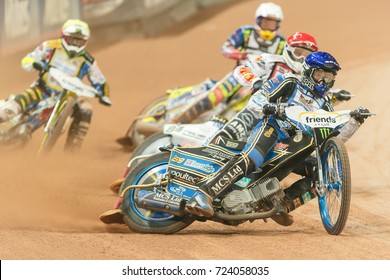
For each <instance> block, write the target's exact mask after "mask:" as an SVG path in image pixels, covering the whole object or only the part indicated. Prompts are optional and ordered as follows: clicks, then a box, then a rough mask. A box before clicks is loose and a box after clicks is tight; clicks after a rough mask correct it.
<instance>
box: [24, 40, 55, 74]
mask: <svg viewBox="0 0 390 280" xmlns="http://www.w3.org/2000/svg"><path fill="white" fill-rule="evenodd" d="M48 43H49V41H45V42H43V43H42V44H41V45H39V46H38V47H37V48H36V49H35V50H34V51H32V52H31V53H28V54H27V55H26V56H25V57H24V58H23V59H22V61H21V65H22V68H23V69H24V70H26V71H29V72H30V71H32V70H33V69H34V63H38V64H42V63H43V62H45V57H46V51H47V49H48Z"/></svg>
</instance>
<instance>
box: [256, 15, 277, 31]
mask: <svg viewBox="0 0 390 280" xmlns="http://www.w3.org/2000/svg"><path fill="white" fill-rule="evenodd" d="M257 24H258V25H259V26H260V28H261V29H262V30H270V31H276V30H278V28H279V24H280V21H279V20H276V19H273V18H265V17H259V18H258V19H257Z"/></svg>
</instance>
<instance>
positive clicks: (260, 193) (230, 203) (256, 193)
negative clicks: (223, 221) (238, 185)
mask: <svg viewBox="0 0 390 280" xmlns="http://www.w3.org/2000/svg"><path fill="white" fill-rule="evenodd" d="M275 195H277V196H278V197H279V198H283V196H284V192H283V190H282V188H281V186H280V184H279V180H278V179H276V178H269V179H266V180H262V181H259V182H256V183H255V184H254V185H253V186H251V187H250V188H248V189H244V190H233V191H232V192H230V193H229V194H228V195H227V196H226V197H225V198H224V199H223V200H222V207H223V209H224V210H225V211H226V212H228V213H232V214H233V213H234V214H245V213H249V212H252V211H254V210H256V211H258V210H259V209H262V208H267V207H272V206H273V204H272V200H271V198H273V197H274V196H275Z"/></svg>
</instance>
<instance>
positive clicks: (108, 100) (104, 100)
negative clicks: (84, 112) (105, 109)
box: [99, 95, 112, 106]
mask: <svg viewBox="0 0 390 280" xmlns="http://www.w3.org/2000/svg"><path fill="white" fill-rule="evenodd" d="M99 103H100V104H103V105H105V106H111V105H112V101H111V98H110V97H108V96H105V95H104V96H100V97H99Z"/></svg>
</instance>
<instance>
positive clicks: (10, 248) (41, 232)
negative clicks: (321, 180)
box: [0, 0, 390, 260]
mask: <svg viewBox="0 0 390 280" xmlns="http://www.w3.org/2000/svg"><path fill="white" fill-rule="evenodd" d="M259 3H260V1H243V2H241V1H240V3H239V4H236V5H233V6H228V7H227V8H226V9H222V11H221V12H220V13H217V14H215V15H212V16H210V14H207V13H206V12H201V14H200V15H198V16H197V17H195V18H192V19H191V20H189V21H186V22H185V23H183V25H182V27H180V28H178V29H172V30H169V32H168V31H167V32H166V33H165V34H164V35H163V36H160V37H158V38H152V39H147V40H143V39H126V38H123V39H122V40H118V42H116V43H114V44H102V45H97V41H96V40H95V41H94V42H95V44H96V45H95V46H92V45H90V46H89V47H90V49H91V50H95V51H92V54H93V55H94V56H95V58H96V59H97V60H98V61H99V64H100V67H101V68H102V70H103V72H104V73H105V75H106V77H107V80H108V81H109V83H110V86H111V91H112V98H113V100H114V105H113V106H112V107H111V108H107V107H103V106H100V105H99V104H98V102H94V108H95V110H94V118H93V121H92V127H91V129H90V132H89V135H88V137H87V139H86V141H85V144H84V147H83V149H82V151H81V153H80V154H79V155H77V156H76V155H66V154H64V153H63V152H62V149H61V148H62V144H63V143H62V142H61V143H59V145H58V146H57V149H56V150H55V151H54V152H53V153H52V154H51V155H50V156H49V157H48V158H46V159H37V158H36V157H35V152H36V150H37V148H38V143H39V138H40V136H41V132H37V133H36V134H35V135H34V139H33V141H32V142H31V143H30V144H29V146H28V147H27V148H26V149H24V150H23V151H16V152H15V151H13V152H9V151H7V150H6V149H0V152H1V158H0V180H1V183H0V193H1V195H0V205H1V206H0V207H1V211H0V221H1V223H0V259H123V260H124V259H127V260H131V259H134V260H135V259H187V260H197V259H271V260H272V259H279V260H289V259H290V260H291V259H313V260H318V259H325V260H326V259H346V260H355V259H363V260H374V259H382V260H389V259H390V204H389V201H390V185H389V183H388V182H389V181H390V172H389V170H390V163H389V159H390V149H389V145H388V144H387V141H388V138H389V136H390V133H389V131H390V125H389V119H390V113H389V110H388V108H389V106H390V94H389V93H388V91H389V89H388V85H387V84H388V77H389V73H390V70H389V69H390V50H389V48H388V46H389V45H390V37H389V36H388V35H387V31H386V29H388V26H390V20H389V17H388V14H387V13H388V11H389V10H390V2H388V1H387V0H381V1H380V0H374V1H371V2H370V3H371V4H370V7H368V6H367V5H366V4H364V3H363V2H361V1H352V0H349V1H336V0H329V1H326V7H324V6H323V5H324V4H325V3H323V5H322V6H321V8H320V9H319V7H317V4H314V5H313V6H311V5H312V3H313V1H308V0H299V1H287V0H282V1H278V3H279V4H280V5H282V7H283V8H284V12H285V21H284V22H283V26H282V28H281V30H280V31H281V33H283V34H284V35H285V36H286V37H287V36H288V35H289V34H291V33H293V32H295V31H304V32H308V33H311V34H312V35H314V36H316V38H317V41H318V43H319V45H320V48H321V49H322V50H325V51H328V52H330V53H332V54H333V55H334V56H335V57H336V58H337V59H338V60H339V62H340V64H341V66H342V68H343V70H342V71H341V72H340V74H339V76H338V77H337V82H336V87H338V88H345V89H348V90H350V91H351V92H352V93H353V94H355V95H356V96H355V97H354V98H353V100H351V101H350V102H348V104H343V105H342V106H340V108H349V109H353V108H355V107H357V106H358V105H364V106H365V107H367V108H369V109H370V110H371V111H373V112H375V113H376V114H377V116H376V117H372V118H371V119H369V120H367V121H366V123H365V125H364V126H362V127H361V129H360V130H359V131H358V133H357V134H356V135H355V137H354V138H353V139H352V140H350V141H349V142H348V143H347V147H348V150H349V156H350V160H351V167H352V178H353V190H352V205H351V210H350V216H349V220H348V222H347V225H346V228H345V230H344V231H343V233H342V234H341V235H340V236H330V235H328V234H327V233H326V232H325V230H324V228H323V226H322V224H321V220H320V216H319V213H318V206H317V200H314V201H311V202H310V203H308V204H307V205H305V206H303V207H301V208H299V209H297V210H296V211H295V212H293V215H294V218H295V223H294V224H293V225H292V226H290V227H281V226H279V225H277V224H275V223H274V222H273V221H269V222H268V223H264V222H263V221H256V222H254V223H245V224H242V225H240V226H238V227H229V226H224V225H220V224H217V223H213V222H207V223H199V222H195V223H194V224H192V225H191V226H190V227H188V228H187V229H185V230H183V231H182V232H180V233H178V234H174V235H168V236H167V235H141V234H137V233H134V232H131V231H130V230H129V229H128V228H127V227H125V226H115V227H106V226H105V225H104V224H102V223H101V222H100V221H99V219H98V217H99V215H100V214H101V213H103V212H104V211H106V210H108V209H110V208H111V207H112V206H113V204H114V202H115V196H114V195H113V194H112V193H111V192H110V190H109V189H108V185H109V184H110V183H111V182H112V181H114V180H115V179H117V178H119V177H120V175H121V173H122V170H123V168H124V166H125V164H126V162H127V159H128V158H129V154H128V153H125V152H124V151H123V150H121V148H120V147H119V146H118V145H117V144H116V143H115V142H114V140H115V139H116V138H117V137H119V136H122V134H123V133H124V132H125V130H126V129H127V126H128V125H129V123H130V121H131V120H133V119H134V117H135V116H136V114H137V112H138V111H139V110H140V109H141V108H142V107H143V106H145V105H146V104H148V102H150V101H151V100H153V99H154V98H156V97H157V96H160V95H162V94H163V93H164V91H165V90H166V89H168V88H171V87H175V86H186V85H190V84H195V83H198V82H200V81H202V80H204V79H205V78H206V77H211V78H214V79H219V78H222V77H223V76H224V75H225V74H226V73H227V72H228V71H229V70H230V69H231V68H232V67H233V64H234V63H233V61H229V60H228V59H225V58H223V57H222V55H221V54H220V52H219V49H220V45H221V44H222V42H224V41H225V39H226V38H227V37H228V36H229V35H230V34H231V33H232V32H233V31H234V30H235V29H236V28H237V27H238V26H240V25H242V24H252V23H253V17H254V11H255V9H256V7H257V6H258V4H259ZM368 9H373V11H374V12H373V11H370V12H369V11H367V10H368ZM325 11H327V12H325ZM199 19H202V21H199ZM195 23H197V24H195ZM184 27H185V28H184ZM179 31H180V32H179ZM92 32H93V30H92ZM93 35H95V36H97V35H96V34H93ZM23 55H24V53H20V54H17V55H12V56H9V57H6V58H3V59H2V60H1V63H0V98H5V97H6V96H7V95H8V94H10V93H18V92H21V91H23V90H24V89H25V88H26V87H27V86H28V85H29V84H30V83H31V82H32V81H33V80H34V79H35V77H36V76H35V73H25V72H23V70H22V69H21V68H20V59H21V58H22V56H23ZM386 123H387V124H386Z"/></svg>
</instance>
